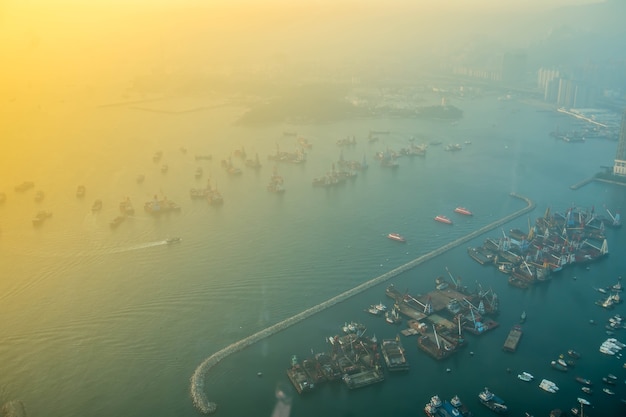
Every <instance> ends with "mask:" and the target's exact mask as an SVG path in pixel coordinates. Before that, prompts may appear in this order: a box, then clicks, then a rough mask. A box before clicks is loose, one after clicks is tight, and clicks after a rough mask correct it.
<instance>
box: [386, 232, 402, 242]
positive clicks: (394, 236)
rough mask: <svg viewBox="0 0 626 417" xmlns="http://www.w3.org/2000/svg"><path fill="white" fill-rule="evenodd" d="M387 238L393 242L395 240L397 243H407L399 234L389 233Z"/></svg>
mask: <svg viewBox="0 0 626 417" xmlns="http://www.w3.org/2000/svg"><path fill="white" fill-rule="evenodd" d="M387 238H388V239H391V240H395V241H396V242H402V243H404V242H406V239H405V238H404V237H403V236H402V235H400V234H398V233H389V234H388V235H387Z"/></svg>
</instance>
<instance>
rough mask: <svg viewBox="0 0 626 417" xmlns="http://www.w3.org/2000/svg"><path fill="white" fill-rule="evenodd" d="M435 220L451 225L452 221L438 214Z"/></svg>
mask: <svg viewBox="0 0 626 417" xmlns="http://www.w3.org/2000/svg"><path fill="white" fill-rule="evenodd" d="M435 220H436V221H438V222H439V223H445V224H452V220H450V219H449V218H447V217H446V216H444V215H443V214H440V215H438V216H437V217H435Z"/></svg>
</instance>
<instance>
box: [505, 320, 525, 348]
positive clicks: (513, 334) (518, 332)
mask: <svg viewBox="0 0 626 417" xmlns="http://www.w3.org/2000/svg"><path fill="white" fill-rule="evenodd" d="M522 334H523V333H522V327H521V326H520V325H518V324H516V325H515V326H513V328H512V329H511V331H510V332H509V335H508V336H507V337H506V340H505V341H504V346H502V349H503V350H504V351H506V352H515V351H516V350H517V345H518V344H519V341H520V339H521V338H522Z"/></svg>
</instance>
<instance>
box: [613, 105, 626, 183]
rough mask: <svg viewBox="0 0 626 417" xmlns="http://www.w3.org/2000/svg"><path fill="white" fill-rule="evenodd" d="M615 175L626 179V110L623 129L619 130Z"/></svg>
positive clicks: (614, 166)
mask: <svg viewBox="0 0 626 417" xmlns="http://www.w3.org/2000/svg"><path fill="white" fill-rule="evenodd" d="M613 174H614V175H619V176H623V177H626V110H625V111H624V113H622V127H621V128H620V130H619V142H618V143H617V154H616V155H615V165H613Z"/></svg>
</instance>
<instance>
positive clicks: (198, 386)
mask: <svg viewBox="0 0 626 417" xmlns="http://www.w3.org/2000/svg"><path fill="white" fill-rule="evenodd" d="M511 196H512V197H515V198H519V199H522V200H524V201H525V202H526V207H524V208H523V209H521V210H518V211H516V212H515V213H513V214H510V215H508V216H506V217H503V218H501V219H499V220H497V221H495V222H493V223H490V224H488V225H487V226H484V227H481V228H480V229H478V230H476V231H474V232H472V233H470V234H468V235H465V236H463V237H460V238H458V239H456V240H454V241H452V242H450V243H448V244H445V245H443V246H441V247H439V248H437V249H435V250H433V251H431V252H429V253H427V254H425V255H422V256H420V257H418V258H416V259H413V260H412V261H410V262H407V263H406V264H404V265H401V266H399V267H397V268H395V269H392V270H391V271H389V272H386V273H384V274H382V275H380V276H378V277H376V278H374V279H371V280H369V281H367V282H364V283H363V284H361V285H358V286H356V287H354V288H352V289H350V290H348V291H345V292H343V293H341V294H339V295H337V296H335V297H333V298H331V299H329V300H327V301H324V302H323V303H320V304H318V305H316V306H313V307H311V308H309V309H306V310H304V311H303V312H301V313H298V314H296V315H295V316H292V317H289V318H288V319H285V320H283V321H281V322H279V323H276V324H274V325H273V326H270V327H268V328H266V329H263V330H261V331H259V332H257V333H255V334H253V335H251V336H248V337H246V338H245V339H242V340H240V341H238V342H235V343H233V344H231V345H229V346H227V347H225V348H224V349H222V350H220V351H218V352H216V353H214V354H213V355H211V356H209V357H208V358H206V359H205V360H204V361H202V363H200V365H199V366H198V367H197V368H196V370H195V371H194V373H193V375H192V376H191V387H190V391H191V399H192V401H193V404H194V405H195V407H196V408H197V409H198V410H199V411H200V412H202V413H204V414H212V413H214V412H215V411H216V410H217V404H216V403H214V402H211V401H209V399H208V397H207V396H206V393H205V392H204V379H205V378H206V376H207V374H208V372H209V370H210V369H211V368H212V367H213V366H214V365H216V364H217V363H219V362H220V361H221V360H222V359H224V358H225V357H227V356H229V355H231V354H233V353H235V352H238V351H240V350H242V349H243V348H245V347H247V346H250V345H252V344H253V343H256V342H258V341H259V340H261V339H264V338H266V337H268V336H271V335H273V334H275V333H278V332H279V331H281V330H284V329H286V328H287V327H289V326H291V325H294V324H296V323H298V322H300V321H302V320H304V319H306V318H307V317H310V316H312V315H313V314H315V313H318V312H320V311H322V310H324V309H326V308H328V307H331V306H333V305H335V304H337V303H339V302H341V301H344V300H346V299H348V298H350V297H352V296H354V295H356V294H358V293H360V292H362V291H364V290H366V289H368V288H371V287H373V286H375V285H378V284H380V283H382V282H384V281H387V280H389V279H391V278H393V277H395V276H398V275H400V274H401V273H403V272H405V271H408V270H409V269H412V268H414V267H416V266H417V265H419V264H421V263H422V262H425V261H427V260H429V259H432V258H434V257H436V256H438V255H441V254H442V253H444V252H446V251H448V250H450V249H452V248H454V247H456V246H459V245H461V244H463V243H465V242H468V241H470V240H472V239H474V238H475V237H478V236H480V235H481V234H483V233H485V232H488V231H490V230H493V229H495V228H496V227H499V226H502V225H503V224H505V223H507V222H509V221H511V220H513V219H515V218H517V217H519V216H522V215H524V214H526V213H528V212H530V211H531V210H533V209H534V208H535V204H534V203H533V202H532V201H531V200H530V199H528V198H526V197H523V196H520V195H518V194H515V193H511Z"/></svg>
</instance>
